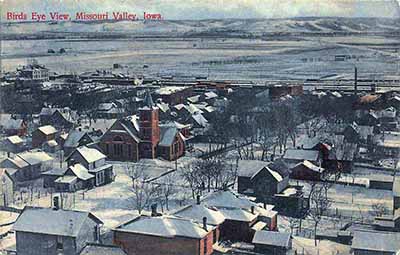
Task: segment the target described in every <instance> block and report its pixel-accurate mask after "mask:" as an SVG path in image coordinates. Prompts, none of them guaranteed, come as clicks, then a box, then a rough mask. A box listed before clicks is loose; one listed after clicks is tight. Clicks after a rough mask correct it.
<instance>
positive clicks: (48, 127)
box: [38, 125, 57, 135]
mask: <svg viewBox="0 0 400 255" xmlns="http://www.w3.org/2000/svg"><path fill="white" fill-rule="evenodd" d="M38 130H39V131H40V132H42V133H43V134H45V135H51V134H55V133H57V129H55V128H54V127H53V126H51V125H46V126H41V127H39V128H38Z"/></svg>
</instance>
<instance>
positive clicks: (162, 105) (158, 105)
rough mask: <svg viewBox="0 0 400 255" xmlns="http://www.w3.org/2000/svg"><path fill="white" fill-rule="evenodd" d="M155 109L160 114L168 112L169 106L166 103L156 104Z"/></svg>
mask: <svg viewBox="0 0 400 255" xmlns="http://www.w3.org/2000/svg"><path fill="white" fill-rule="evenodd" d="M157 107H158V108H159V109H160V110H161V111H162V112H167V111H169V105H168V104H167V103H163V102H161V103H157Z"/></svg>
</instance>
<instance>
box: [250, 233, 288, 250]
mask: <svg viewBox="0 0 400 255" xmlns="http://www.w3.org/2000/svg"><path fill="white" fill-rule="evenodd" d="M252 243H253V244H254V246H255V248H254V250H255V252H258V253H261V254H270V255H286V254H289V251H290V250H291V249H292V238H291V236H290V234H289V233H280V232H275V231H264V230H262V231H257V232H256V233H255V235H254V238H253V240H252Z"/></svg>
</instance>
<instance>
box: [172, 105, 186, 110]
mask: <svg viewBox="0 0 400 255" xmlns="http://www.w3.org/2000/svg"><path fill="white" fill-rule="evenodd" d="M174 108H175V109H177V110H178V111H180V110H182V109H186V105H184V104H177V105H174Z"/></svg>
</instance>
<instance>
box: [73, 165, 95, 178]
mask: <svg viewBox="0 0 400 255" xmlns="http://www.w3.org/2000/svg"><path fill="white" fill-rule="evenodd" d="M69 169H71V171H72V172H73V173H74V174H75V176H76V177H78V178H79V179H81V180H84V181H86V180H89V179H91V178H94V175H93V174H90V173H89V171H88V170H87V169H86V167H84V166H83V165H81V164H75V165H73V166H70V167H69Z"/></svg>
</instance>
